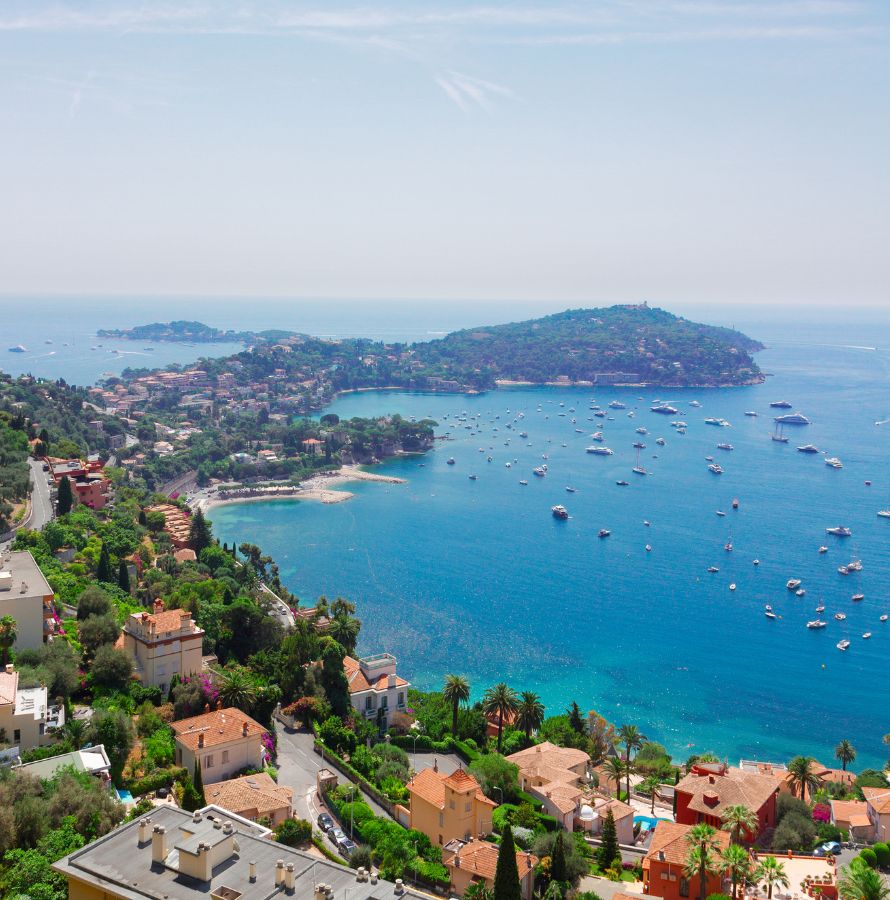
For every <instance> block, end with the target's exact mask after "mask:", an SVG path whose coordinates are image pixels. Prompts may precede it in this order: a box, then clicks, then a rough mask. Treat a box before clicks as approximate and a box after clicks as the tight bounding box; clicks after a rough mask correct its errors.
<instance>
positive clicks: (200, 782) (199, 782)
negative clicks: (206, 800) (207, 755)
mask: <svg viewBox="0 0 890 900" xmlns="http://www.w3.org/2000/svg"><path fill="white" fill-rule="evenodd" d="M192 784H193V785H194V786H195V790H196V791H197V792H198V793H199V794H201V796H203V795H204V779H203V778H202V777H201V763H200V761H199V760H197V759H196V760H195V774H194V776H193V777H192Z"/></svg>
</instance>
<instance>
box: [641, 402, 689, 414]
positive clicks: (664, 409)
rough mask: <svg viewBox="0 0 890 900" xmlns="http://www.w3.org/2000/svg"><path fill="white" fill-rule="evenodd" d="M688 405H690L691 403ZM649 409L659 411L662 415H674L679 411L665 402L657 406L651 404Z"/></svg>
mask: <svg viewBox="0 0 890 900" xmlns="http://www.w3.org/2000/svg"><path fill="white" fill-rule="evenodd" d="M689 405H690V406H692V404H691V403H690V404H689ZM650 409H651V410H652V412H654V413H661V414H662V415H665V416H675V415H677V413H678V412H679V411H680V410H678V409H677V408H676V407H674V406H668V405H667V404H665V403H661V404H659V405H658V406H652V407H650Z"/></svg>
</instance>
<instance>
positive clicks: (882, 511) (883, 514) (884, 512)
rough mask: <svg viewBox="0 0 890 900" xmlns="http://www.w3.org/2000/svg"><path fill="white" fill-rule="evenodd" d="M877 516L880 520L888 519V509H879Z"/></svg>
mask: <svg viewBox="0 0 890 900" xmlns="http://www.w3.org/2000/svg"><path fill="white" fill-rule="evenodd" d="M878 515H879V516H880V517H881V518H882V519H890V509H879V510H878Z"/></svg>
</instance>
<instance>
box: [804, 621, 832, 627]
mask: <svg viewBox="0 0 890 900" xmlns="http://www.w3.org/2000/svg"><path fill="white" fill-rule="evenodd" d="M827 625H828V622H823V621H822V620H821V619H813V620H812V621H811V622H807V628H825V627H826V626H827Z"/></svg>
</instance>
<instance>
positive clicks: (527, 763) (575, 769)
mask: <svg viewBox="0 0 890 900" xmlns="http://www.w3.org/2000/svg"><path fill="white" fill-rule="evenodd" d="M507 760H508V761H509V762H511V763H514V764H515V765H516V766H518V767H519V786H520V787H521V788H522V790H523V791H525V792H526V793H529V794H531V795H532V796H533V797H535V798H536V799H538V800H540V802H541V803H542V804H543V805H544V808H545V810H546V811H547V814H548V815H551V816H553V817H554V818H555V819H556V821H557V822H558V823H559V824H560V825H561V826H562V827H563V828H565V829H567V830H569V831H572V830H573V828H574V824H575V818H576V817H577V816H580V813H581V800H582V797H583V796H584V794H585V792H589V791H590V788H589V786H588V774H587V769H588V766H589V764H590V757H589V756H588V755H587V754H586V753H585V752H584V751H583V750H576V749H574V748H572V747H558V746H557V745H556V744H552V743H550V741H544V742H542V743H540V744H535V745H534V746H533V747H528V748H527V749H525V750H520V751H519V752H518V753H512V754H510V756H508V757H507Z"/></svg>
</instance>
